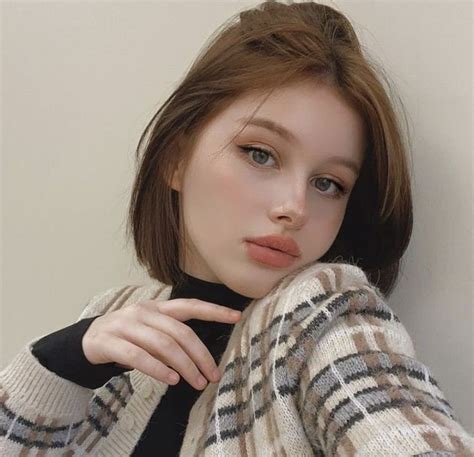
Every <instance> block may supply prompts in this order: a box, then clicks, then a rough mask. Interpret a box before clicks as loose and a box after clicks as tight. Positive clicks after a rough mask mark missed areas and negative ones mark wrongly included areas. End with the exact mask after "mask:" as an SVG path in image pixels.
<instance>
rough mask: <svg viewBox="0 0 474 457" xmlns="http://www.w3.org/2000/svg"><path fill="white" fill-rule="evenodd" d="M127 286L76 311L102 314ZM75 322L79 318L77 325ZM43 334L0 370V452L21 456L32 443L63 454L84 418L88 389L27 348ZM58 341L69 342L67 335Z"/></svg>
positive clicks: (90, 392)
mask: <svg viewBox="0 0 474 457" xmlns="http://www.w3.org/2000/svg"><path fill="white" fill-rule="evenodd" d="M127 287H129V286H127ZM127 287H125V288H124V287H117V288H112V289H108V290H107V291H105V292H102V293H100V294H97V295H95V296H94V297H93V298H92V299H91V300H90V301H89V303H88V305H87V306H86V308H85V309H84V310H83V311H82V313H81V316H80V320H82V319H84V318H91V317H93V316H95V315H97V314H101V313H104V312H107V310H108V308H109V306H110V304H111V303H113V302H114V301H115V300H117V298H118V297H120V296H121V294H122V293H123V292H124V291H126V290H127ZM85 323H87V321H85ZM81 325H84V322H83V323H82V324H80V325H79V327H78V328H80V326H81ZM59 335H61V336H60V337H58V334H57V335H56V336H55V337H54V338H57V337H58V338H59V340H60V339H61V338H63V336H64V335H65V333H64V334H61V331H60V332H59ZM43 337H44V335H43V336H41V337H37V338H35V339H33V340H32V341H30V342H29V343H27V344H26V346H25V347H24V348H23V349H22V350H21V351H20V352H19V353H18V354H17V355H16V356H15V357H14V358H13V360H12V361H11V362H10V363H9V364H8V365H7V366H6V367H4V368H3V369H2V370H1V371H0V455H8V456H14V455H23V454H25V455H26V453H27V451H28V450H31V449H34V448H36V449H38V447H40V448H44V449H47V451H46V450H45V453H44V455H45V456H46V455H48V456H56V455H58V456H59V455H65V454H64V453H65V450H68V449H70V447H69V446H70V444H71V442H72V441H73V439H74V436H75V433H76V432H77V430H78V429H79V427H80V426H81V424H82V423H83V422H84V421H85V420H86V418H87V411H88V408H89V402H90V401H91V399H92V397H93V396H94V390H93V389H92V388H88V387H83V386H81V385H79V384H77V383H75V382H72V381H70V380H68V379H65V378H63V377H61V376H58V374H56V373H55V372H54V371H52V370H49V369H48V368H47V367H45V366H43V365H42V364H41V363H40V362H39V361H38V359H37V358H36V357H35V356H34V355H33V346H34V345H35V343H37V342H38V341H39V340H40V339H41V338H43ZM63 341H66V344H69V343H67V338H66V339H65V340H63ZM66 355H67V354H66ZM75 357H77V354H76V356H75ZM46 426H47V427H46ZM45 428H48V429H49V433H48V435H50V436H51V439H52V440H53V441H54V446H51V445H50V444H48V443H46V442H44V443H43V442H42V441H41V440H39V438H40V436H41V435H42V433H41V432H42V431H43V430H44V429H45ZM38 440H39V441H38Z"/></svg>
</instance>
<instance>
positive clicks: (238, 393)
mask: <svg viewBox="0 0 474 457" xmlns="http://www.w3.org/2000/svg"><path fill="white" fill-rule="evenodd" d="M242 333H243V326H241V327H240V335H238V338H237V341H243V338H246V339H248V334H246V335H245V337H243V335H242ZM246 344H248V345H249V346H250V344H249V343H246ZM241 348H242V346H241V344H236V345H235V353H236V355H235V359H240V358H241V357H242V351H241ZM246 365H247V367H248V366H249V364H246ZM242 367H243V363H239V364H238V366H237V367H235V368H234V373H235V379H236V380H244V379H245V380H246V382H247V383H249V382H250V373H243V372H242V371H243V370H242ZM246 387H247V386H245V388H246ZM243 388H244V386H243V383H239V384H237V385H236V386H235V389H234V394H235V404H237V405H240V404H242V403H243V402H244V396H243V395H242V391H243ZM248 401H250V399H248ZM236 419H237V424H236V428H240V427H243V426H244V424H245V415H244V412H243V408H238V409H237V411H236ZM245 435H246V434H245V433H239V435H238V436H237V439H238V443H239V455H242V456H243V457H247V456H248V453H247V446H246V442H245V441H246V437H245Z"/></svg>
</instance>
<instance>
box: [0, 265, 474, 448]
mask: <svg viewBox="0 0 474 457" xmlns="http://www.w3.org/2000/svg"><path fill="white" fill-rule="evenodd" d="M170 292H171V286H169V285H165V284H160V283H157V284H153V285H144V286H140V287H137V286H128V287H117V288H112V289H109V290H107V291H105V292H103V293H101V294H98V295H96V296H95V297H94V298H93V299H92V300H91V301H90V302H89V304H88V305H87V307H86V308H85V309H84V310H83V312H82V314H81V315H80V316H79V318H78V320H81V319H83V318H86V317H91V316H95V315H98V314H103V313H106V312H110V311H112V310H115V309H118V308H120V307H125V306H128V305H130V304H131V303H135V302H138V301H141V300H146V299H152V298H154V299H157V300H167V299H168V298H169V296H170ZM42 336H43V335H42ZM42 336H40V337H37V338H35V339H34V340H32V341H30V342H29V343H28V344H27V345H26V346H25V348H24V349H23V350H22V351H21V352H20V353H18V354H17V356H16V357H15V358H14V359H13V360H12V361H11V363H10V364H9V365H8V366H6V367H5V368H4V369H3V370H2V371H1V372H0V406H1V409H0V455H1V456H39V455H41V456H59V455H61V456H73V455H74V456H76V455H93V456H109V457H118V456H127V455H130V454H131V451H132V449H133V448H134V446H135V444H136V442H137V440H138V439H139V437H140V435H141V433H142V431H143V430H144V428H145V427H146V425H147V423H148V420H149V418H150V416H151V414H152V413H153V411H154V410H155V408H156V406H157V405H158V403H159V402H160V399H161V397H162V396H163V394H164V393H165V392H166V390H167V388H168V385H167V384H164V383H161V382H159V381H156V380H154V379H152V378H151V377H149V376H147V375H145V374H143V373H141V372H139V371H138V370H132V371H129V372H126V373H123V374H121V375H119V376H115V377H113V378H112V379H110V381H109V382H107V383H106V384H105V385H104V386H102V387H100V388H98V389H94V390H92V389H88V388H85V387H81V386H79V385H77V384H75V383H73V382H71V381H68V380H66V379H63V378H61V377H59V376H57V375H56V374H55V373H53V372H51V371H48V370H47V369H46V368H45V367H43V366H42V365H41V364H40V363H39V362H38V361H37V360H36V358H35V357H34V356H33V355H32V354H31V346H32V345H33V344H34V343H35V342H36V341H37V340H39V339H40V338H41V337H42ZM219 367H220V369H221V370H222V372H223V373H224V374H223V376H222V378H221V380H220V382H219V383H209V384H208V386H207V387H206V389H205V390H204V391H203V392H202V394H201V395H200V396H199V398H198V400H197V401H196V403H195V404H194V405H193V407H192V409H191V412H190V416H189V423H188V426H187V428H186V434H185V436H184V441H183V445H182V448H181V451H180V456H181V457H184V456H185V457H188V456H240V455H241V456H262V457H264V456H289V457H296V456H298V457H300V456H301V457H303V456H313V455H317V456H334V455H338V456H353V455H358V456H412V455H426V456H428V455H429V456H447V455H456V456H473V455H474V438H473V437H472V436H470V435H469V434H468V433H467V432H466V431H465V429H464V428H463V427H462V425H461V424H460V422H459V420H458V419H457V418H456V416H455V413H454V412H453V410H452V408H451V406H450V404H449V403H448V401H447V400H446V398H445V396H444V394H443V392H442V391H441V390H440V387H439V385H438V384H437V382H436V381H435V379H434V378H433V376H432V373H431V372H430V370H429V368H428V367H426V366H425V365H424V364H423V363H421V362H420V361H418V360H417V359H416V355H415V351H414V348H413V344H412V341H411V339H410V337H409V335H408V334H407V332H406V329H405V327H404V326H403V324H402V323H401V322H400V320H399V319H398V317H397V316H396V315H395V314H394V312H393V311H392V310H391V309H390V307H389V306H388V305H387V303H386V302H385V301H384V298H383V295H382V294H381V293H380V291H379V290H378V289H377V288H376V287H374V286H373V285H370V284H369V283H368V281H367V278H366V276H365V274H364V273H363V271H362V270H361V269H360V268H358V267H356V266H354V265H350V264H329V263H319V264H315V265H311V266H310V267H306V268H304V269H300V270H298V271H296V272H293V273H292V274H290V275H288V276H287V277H285V278H283V280H282V281H280V282H279V283H278V284H277V285H276V286H275V287H274V288H273V289H272V291H271V292H270V293H269V294H267V295H266V296H265V297H263V298H261V299H255V300H253V301H251V302H250V304H249V306H248V307H247V308H246V309H245V310H244V312H243V314H242V318H241V319H240V321H239V322H238V323H237V324H235V326H234V327H233V331H232V334H231V336H230V339H229V342H228V345H227V347H226V350H225V352H224V354H223V356H222V358H221V360H220V363H219ZM160 455H161V454H160V452H159V449H157V452H156V456H160Z"/></svg>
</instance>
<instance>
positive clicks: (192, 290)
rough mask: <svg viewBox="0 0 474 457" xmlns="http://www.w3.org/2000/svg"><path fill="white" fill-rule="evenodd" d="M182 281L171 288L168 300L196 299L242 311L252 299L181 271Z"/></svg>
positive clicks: (223, 285) (224, 286)
mask: <svg viewBox="0 0 474 457" xmlns="http://www.w3.org/2000/svg"><path fill="white" fill-rule="evenodd" d="M182 273H183V275H184V278H185V279H184V281H183V282H182V283H180V284H178V285H175V286H173V288H172V291H171V296H170V298H169V299H170V300H171V299H174V298H198V299H199V300H203V301H208V302H211V303H216V304H218V305H223V306H227V307H229V308H233V309H237V310H239V311H243V310H244V309H245V307H246V306H247V305H248V304H249V303H250V302H251V301H252V298H250V297H246V296H244V295H240V294H238V293H237V292H234V291H233V290H232V289H230V288H229V287H227V286H226V285H225V284H221V283H215V282H209V281H205V280H203V279H199V278H196V277H195V276H191V275H189V274H187V273H186V272H184V271H182Z"/></svg>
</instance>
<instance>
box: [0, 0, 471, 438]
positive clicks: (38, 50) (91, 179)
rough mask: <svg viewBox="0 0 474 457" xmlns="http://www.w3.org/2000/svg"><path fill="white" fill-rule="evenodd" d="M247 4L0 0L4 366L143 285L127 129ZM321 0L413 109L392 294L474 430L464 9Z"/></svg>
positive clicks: (135, 133) (461, 5)
mask: <svg viewBox="0 0 474 457" xmlns="http://www.w3.org/2000/svg"><path fill="white" fill-rule="evenodd" d="M325 3H329V2H325ZM255 4H257V2H250V1H247V2H237V3H232V2H227V1H220V2H203V1H193V2H180V1H173V2H169V3H165V2H160V1H154V2H138V1H133V2H131V1H128V2H118V1H112V2H109V1H92V2H85V1H78V2H72V1H61V2H40V1H38V2H21V3H20V2H2V35H1V39H2V53H1V54H2V62H1V70H2V71H1V78H2V118H1V135H2V150H1V152H2V161H1V165H2V175H1V176H2V186H1V192H2V195H1V197H2V198H1V205H2V207H1V214H2V223H1V230H2V238H1V239H2V245H1V259H2V263H1V279H2V280H1V287H2V290H1V311H2V313H1V327H0V328H1V338H0V344H1V347H0V356H1V360H0V366H1V367H3V366H6V365H7V364H8V363H9V361H10V360H11V358H12V357H13V356H14V354H15V353H17V352H18V351H19V350H20V349H21V348H22V347H23V346H24V345H25V344H26V343H27V342H28V341H30V340H31V339H33V338H34V337H36V336H39V335H45V334H48V333H51V332H53V331H54V330H57V329H59V328H62V327H65V326H67V325H69V324H71V323H73V322H74V321H75V320H76V319H77V317H78V316H79V313H80V311H81V309H82V308H83V307H84V305H85V304H86V302H87V300H88V299H89V298H90V297H91V296H92V295H94V294H96V293H99V292H101V291H103V290H105V289H108V288H110V287H115V286H118V285H122V284H128V283H145V282H148V281H149V279H148V278H147V276H146V274H144V273H143V272H142V271H141V270H140V269H139V268H137V265H136V263H135V262H134V260H133V256H132V251H131V248H130V246H127V245H126V242H125V237H124V229H125V218H126V208H127V203H128V198H129V192H130V188H131V183H132V178H133V173H134V170H135V167H134V148H135V146H136V143H137V141H138V137H139V135H140V133H141V132H142V130H143V129H144V127H145V123H146V121H148V119H149V118H150V116H151V115H152V114H153V113H154V111H155V110H156V109H157V108H158V106H159V105H160V104H161V103H162V102H163V101H164V99H165V97H166V96H167V95H168V94H169V92H170V91H171V89H172V88H173V87H174V84H175V82H176V81H178V80H179V78H181V76H182V75H183V74H184V72H185V71H186V69H187V68H188V67H189V65H190V64H191V62H192V60H193V58H194V57H195V56H196V55H197V53H198V51H199V49H200V48H201V46H202V45H203V44H204V42H205V41H206V39H207V38H208V37H209V36H210V34H211V33H212V32H213V31H214V30H215V29H216V28H217V27H218V26H219V25H220V24H221V23H222V22H223V21H224V20H225V19H227V18H228V17H230V15H231V14H233V13H234V12H236V11H238V10H240V9H244V8H245V7H247V6H251V5H255ZM329 4H331V3H329ZM332 4H333V5H334V6H336V7H339V8H340V9H342V11H343V12H345V13H346V14H347V16H348V17H349V18H350V19H351V20H352V21H353V23H354V25H355V27H356V30H357V31H358V33H359V36H360V37H361V39H362V41H363V43H364V44H365V46H366V48H367V49H369V51H370V53H371V55H372V56H374V57H375V58H376V59H377V60H378V61H379V62H381V63H382V64H383V66H384V67H385V69H386V70H387V73H388V74H389V75H390V77H391V79H392V80H393V81H394V82H395V84H396V90H397V91H398V93H399V94H400V96H401V97H402V99H403V101H404V103H405V106H406V107H407V110H408V114H409V120H410V123H411V128H412V146H413V152H412V155H413V167H414V176H415V182H414V188H413V191H414V200H415V201H414V203H415V226H414V233H413V237H412V240H411V244H410V246H409V248H408V253H407V255H406V256H405V258H404V266H403V273H402V275H401V278H400V281H399V284H398V287H397V290H396V292H395V293H394V295H393V296H392V297H391V299H390V304H391V306H392V307H393V309H394V310H395V311H396V312H397V314H398V315H399V317H400V319H401V320H402V322H403V323H404V324H405V325H406V327H407V328H408V331H409V332H410V334H411V335H412V338H413V341H414V343H415V348H416V349H417V354H418V357H419V358H420V359H421V360H422V361H423V362H425V363H426V364H427V365H428V366H430V368H431V369H432V371H433V373H434V375H435V377H436V378H437V379H438V381H439V383H440V386H441V387H442V389H443V390H444V391H445V393H446V395H447V397H448V400H449V401H450V402H451V404H452V405H453V407H454V408H455V410H456V411H457V413H458V415H459V417H460V419H461V421H462V422H463V424H464V425H465V427H466V428H467V429H468V430H470V431H471V432H473V431H474V415H473V411H474V404H473V398H474V394H473V368H474V357H473V336H472V331H473V310H472V308H473V303H474V300H473V272H472V269H473V219H472V217H473V207H472V202H473V198H472V179H473V176H474V173H473V164H472V154H473V147H472V146H473V143H472V133H473V128H472V125H473V124H472V84H473V81H472V27H473V21H472V9H473V4H472V3H470V2H456V1H441V2H432V1H419V2H414V1H410V2H403V1H399V0H398V1H396V2H395V1H390V2H387V1H339V2H336V3H332Z"/></svg>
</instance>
